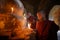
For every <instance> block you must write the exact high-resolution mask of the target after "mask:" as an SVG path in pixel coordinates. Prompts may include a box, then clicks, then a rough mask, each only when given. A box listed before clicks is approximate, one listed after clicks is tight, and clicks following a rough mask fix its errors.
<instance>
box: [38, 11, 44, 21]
mask: <svg viewBox="0 0 60 40" xmlns="http://www.w3.org/2000/svg"><path fill="white" fill-rule="evenodd" d="M37 17H38V20H42V18H43V16H42V14H41V13H40V12H38V13H37Z"/></svg>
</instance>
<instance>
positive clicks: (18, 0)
mask: <svg viewBox="0 0 60 40" xmlns="http://www.w3.org/2000/svg"><path fill="white" fill-rule="evenodd" d="M15 1H16V2H17V3H18V5H19V7H20V8H22V9H23V10H24V6H23V3H22V2H21V1H20V0H15Z"/></svg>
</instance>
